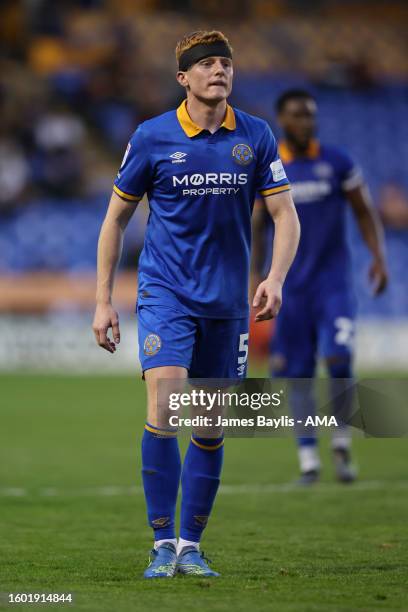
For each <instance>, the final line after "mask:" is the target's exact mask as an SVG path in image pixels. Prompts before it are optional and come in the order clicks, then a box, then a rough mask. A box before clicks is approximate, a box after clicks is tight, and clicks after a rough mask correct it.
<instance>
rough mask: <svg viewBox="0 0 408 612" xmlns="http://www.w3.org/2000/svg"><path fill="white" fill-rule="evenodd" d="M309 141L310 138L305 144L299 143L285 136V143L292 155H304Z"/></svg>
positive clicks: (307, 149) (308, 147)
mask: <svg viewBox="0 0 408 612" xmlns="http://www.w3.org/2000/svg"><path fill="white" fill-rule="evenodd" d="M311 142H312V141H311V140H310V141H308V142H307V143H306V144H300V143H298V142H296V141H294V140H291V139H290V138H288V137H286V138H285V145H286V146H287V148H288V149H289V151H290V153H291V154H292V155H293V157H304V156H305V155H306V154H307V152H308V151H309V149H310V145H311Z"/></svg>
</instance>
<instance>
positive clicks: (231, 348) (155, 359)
mask: <svg viewBox="0 0 408 612" xmlns="http://www.w3.org/2000/svg"><path fill="white" fill-rule="evenodd" d="M137 321H138V338H139V358H140V363H141V366H142V370H143V372H145V371H146V370H149V369H151V368H157V367H160V366H181V367H184V368H186V369H187V370H188V373H189V376H190V378H234V379H237V378H238V379H240V378H245V376H246V370H247V359H248V329H249V326H248V317H245V318H243V319H206V318H201V317H194V316H190V315H188V314H186V313H184V312H181V311H179V310H177V309H175V308H173V307H170V306H161V305H143V306H139V305H138V307H137Z"/></svg>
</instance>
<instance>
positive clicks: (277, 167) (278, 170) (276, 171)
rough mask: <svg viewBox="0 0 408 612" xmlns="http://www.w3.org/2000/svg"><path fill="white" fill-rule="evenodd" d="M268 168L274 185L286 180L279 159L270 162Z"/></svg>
mask: <svg viewBox="0 0 408 612" xmlns="http://www.w3.org/2000/svg"><path fill="white" fill-rule="evenodd" d="M270 167H271V170H272V176H273V180H274V181H275V183H277V182H278V181H281V180H282V179H285V178H286V174H285V168H284V167H283V165H282V162H281V160H280V159H277V160H276V161H274V162H272V163H271V166H270Z"/></svg>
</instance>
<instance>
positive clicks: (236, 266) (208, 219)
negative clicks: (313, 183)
mask: <svg viewBox="0 0 408 612" xmlns="http://www.w3.org/2000/svg"><path fill="white" fill-rule="evenodd" d="M287 189H289V185H288V180H287V178H286V175H285V172H284V170H283V167H282V164H281V162H280V160H279V159H278V152H277V145H276V141H275V138H274V136H273V134H272V132H271V130H270V128H269V126H268V125H267V123H266V122H265V121H263V120H261V119H258V118H255V117H252V116H251V115H248V114H246V113H243V112H241V111H239V110H235V109H234V110H233V109H232V108H231V107H230V106H228V107H227V113H226V117H225V120H224V122H223V124H222V126H221V127H220V129H219V130H217V132H216V133H215V134H211V133H210V132H209V131H208V130H203V129H201V128H200V127H199V126H197V125H196V124H194V123H193V121H192V120H191V119H190V117H189V115H188V113H187V109H186V102H185V101H184V102H183V104H182V105H181V106H180V107H179V108H178V109H177V111H170V112H168V113H165V114H163V115H160V116H159V117H155V118H154V119H151V120H149V121H146V122H145V123H143V124H141V125H140V126H139V128H138V129H137V130H136V132H135V133H134V135H133V136H132V138H131V140H130V143H129V145H128V148H127V150H126V153H125V157H124V160H123V162H122V166H121V168H120V171H119V173H118V176H117V178H116V180H115V185H114V190H115V191H116V193H118V194H119V195H120V196H121V197H122V198H124V199H128V200H139V199H140V198H141V197H142V196H143V194H144V193H145V192H146V193H147V196H148V199H149V206H150V215H149V220H148V224H147V229H146V235H145V243H144V247H143V251H142V253H141V256H140V260H139V295H138V303H139V304H165V305H168V306H174V307H176V308H178V309H182V310H183V311H185V312H186V313H188V314H192V315H195V316H200V317H210V318H241V317H245V316H247V314H248V274H249V253H250V241H251V227H250V225H251V213H252V207H253V202H254V198H255V197H256V193H257V192H258V193H260V194H261V195H269V194H274V193H279V192H280V191H285V190H287Z"/></svg>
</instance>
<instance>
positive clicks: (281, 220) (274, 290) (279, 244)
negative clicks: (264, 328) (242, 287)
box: [253, 191, 300, 321]
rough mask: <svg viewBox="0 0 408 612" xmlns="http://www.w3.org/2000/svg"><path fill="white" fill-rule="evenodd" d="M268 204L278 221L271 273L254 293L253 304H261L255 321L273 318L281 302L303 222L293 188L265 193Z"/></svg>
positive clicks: (275, 220) (275, 221)
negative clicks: (295, 203) (293, 197)
mask: <svg viewBox="0 0 408 612" xmlns="http://www.w3.org/2000/svg"><path fill="white" fill-rule="evenodd" d="M264 200H265V205H266V208H267V209H268V212H269V214H270V215H271V217H272V219H273V222H274V224H275V238H274V241H273V255H272V264H271V268H270V271H269V274H268V277H267V278H266V279H265V280H264V281H262V282H261V283H260V284H259V286H258V288H257V290H256V293H255V297H254V300H253V306H254V308H261V310H260V311H259V312H258V313H257V314H256V316H255V321H264V320H266V319H272V318H273V317H276V315H277V314H278V312H279V310H280V307H281V304H282V286H283V283H284V281H285V278H286V275H287V273H288V270H289V268H290V266H291V264H292V261H293V260H294V258H295V255H296V251H297V247H298V244H299V238H300V223H299V218H298V215H297V212H296V208H295V205H294V203H293V199H292V196H291V194H290V191H282V192H280V193H275V194H273V195H269V196H264Z"/></svg>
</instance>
